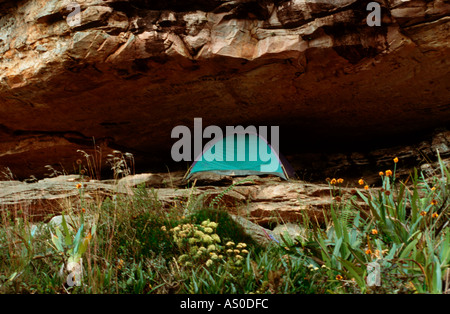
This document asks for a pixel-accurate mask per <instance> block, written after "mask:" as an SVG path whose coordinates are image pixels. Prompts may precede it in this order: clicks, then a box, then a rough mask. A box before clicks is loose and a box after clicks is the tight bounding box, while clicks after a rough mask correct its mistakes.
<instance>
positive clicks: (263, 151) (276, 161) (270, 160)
mask: <svg viewBox="0 0 450 314" xmlns="http://www.w3.org/2000/svg"><path fill="white" fill-rule="evenodd" d="M197 172H214V173H218V174H224V175H237V176H239V175H262V174H272V175H277V176H279V177H281V178H282V179H285V180H288V178H289V177H293V176H294V171H293V169H292V167H291V166H290V165H289V163H288V162H287V161H286V159H285V158H284V157H282V156H280V155H279V154H277V152H276V150H275V149H273V148H272V146H271V145H270V144H269V143H268V142H267V141H266V140H265V139H264V138H263V137H261V136H259V135H258V134H252V133H250V134H249V133H244V134H232V135H228V136H225V137H222V138H219V139H217V140H215V141H213V142H212V143H211V142H210V143H208V145H207V146H206V147H205V148H204V150H203V152H202V153H201V154H200V155H199V156H197V158H196V159H195V161H194V162H193V164H192V166H191V168H190V170H189V171H188V173H187V179H189V178H190V177H191V176H192V174H194V173H197Z"/></svg>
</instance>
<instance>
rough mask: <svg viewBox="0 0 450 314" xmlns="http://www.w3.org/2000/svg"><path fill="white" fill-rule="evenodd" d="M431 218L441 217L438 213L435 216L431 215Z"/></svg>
mask: <svg viewBox="0 0 450 314" xmlns="http://www.w3.org/2000/svg"><path fill="white" fill-rule="evenodd" d="M431 217H433V218H438V217H439V214H438V213H434V214H433V215H431Z"/></svg>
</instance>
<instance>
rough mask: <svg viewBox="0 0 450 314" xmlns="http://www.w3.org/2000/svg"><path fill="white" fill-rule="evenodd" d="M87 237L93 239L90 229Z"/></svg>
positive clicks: (89, 239)
mask: <svg viewBox="0 0 450 314" xmlns="http://www.w3.org/2000/svg"><path fill="white" fill-rule="evenodd" d="M85 239H86V240H88V241H91V239H92V234H91V232H90V231H89V233H88V234H87V236H86V237H85Z"/></svg>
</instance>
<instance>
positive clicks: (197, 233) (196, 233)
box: [194, 230, 205, 238]
mask: <svg viewBox="0 0 450 314" xmlns="http://www.w3.org/2000/svg"><path fill="white" fill-rule="evenodd" d="M204 235H205V234H204V233H203V232H201V231H200V230H197V231H195V232H194V236H195V237H198V238H202V237H203V236H204Z"/></svg>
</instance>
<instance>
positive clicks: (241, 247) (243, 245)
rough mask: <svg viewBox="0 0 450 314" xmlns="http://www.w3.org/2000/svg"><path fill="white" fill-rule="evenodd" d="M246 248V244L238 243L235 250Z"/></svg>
mask: <svg viewBox="0 0 450 314" xmlns="http://www.w3.org/2000/svg"><path fill="white" fill-rule="evenodd" d="M246 246H247V244H245V243H238V245H237V246H236V248H237V249H243V248H245V247H246Z"/></svg>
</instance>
